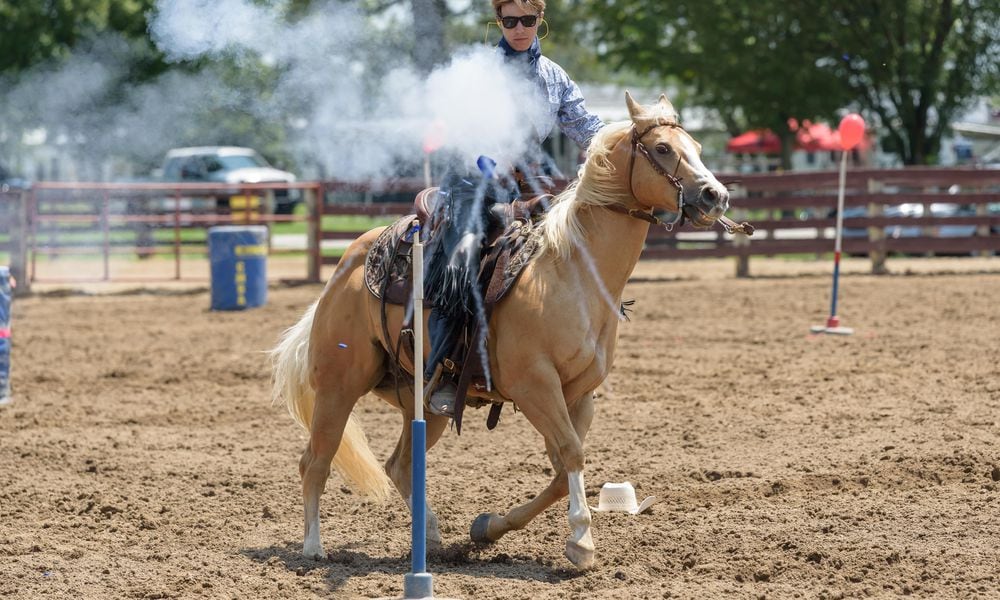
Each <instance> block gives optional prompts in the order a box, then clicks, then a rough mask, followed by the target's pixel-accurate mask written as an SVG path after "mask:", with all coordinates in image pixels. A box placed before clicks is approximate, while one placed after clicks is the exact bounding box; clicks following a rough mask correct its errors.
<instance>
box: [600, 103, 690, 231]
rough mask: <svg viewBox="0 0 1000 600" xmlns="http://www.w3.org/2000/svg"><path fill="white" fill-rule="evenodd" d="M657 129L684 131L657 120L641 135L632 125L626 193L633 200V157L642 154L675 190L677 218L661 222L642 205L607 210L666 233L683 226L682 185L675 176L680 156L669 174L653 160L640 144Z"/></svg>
mask: <svg viewBox="0 0 1000 600" xmlns="http://www.w3.org/2000/svg"><path fill="white" fill-rule="evenodd" d="M657 127H676V128H677V129H680V130H681V131H684V128H683V127H681V126H680V123H677V122H676V121H665V120H657V122H656V123H653V124H652V125H650V126H649V127H647V128H645V129H643V130H642V132H641V133H640V132H639V128H638V127H636V125H635V124H633V125H632V151H631V152H630V153H629V157H628V193H629V196H631V197H632V198H635V191H634V190H633V189H632V178H633V176H634V170H635V155H636V154H642V156H644V157H645V158H646V161H647V162H648V163H649V166H651V167H653V170H654V171H656V173H657V174H659V175H660V176H662V177H663V178H665V179H666V180H667V181H669V182H670V184H671V185H672V186H674V188H675V189H676V190H677V217H676V218H675V219H674V220H673V221H670V222H666V221H663V220H662V219H659V218H657V217H656V216H654V215H653V214H651V212H652V210H653V208H652V207H647V206H643V205H642V204H640V205H639V206H640V208H625V207H624V206H621V205H619V204H613V205H611V206H609V207H608V208H610V209H611V210H614V211H615V212H620V213H623V214H626V215H628V216H630V217H634V218H636V219H639V220H641V221H646V222H647V223H652V224H653V225H659V226H662V227H663V228H664V229H666V230H667V231H673V229H674V226H676V225H683V224H684V185H683V184H682V183H681V181H682V179H681V178H680V177H678V176H677V171H678V170H679V169H680V167H681V158H680V156H678V157H677V166H676V167H674V172H673V173H669V172H667V170H666V169H664V168H663V166H662V165H661V164H660V163H658V162H657V161H656V159H655V158H653V155H652V154H650V153H649V149H648V148H646V146H645V145H644V144H643V143H642V138H644V137H645V136H646V134H648V133H649V132H650V131H652V130H654V129H656V128H657Z"/></svg>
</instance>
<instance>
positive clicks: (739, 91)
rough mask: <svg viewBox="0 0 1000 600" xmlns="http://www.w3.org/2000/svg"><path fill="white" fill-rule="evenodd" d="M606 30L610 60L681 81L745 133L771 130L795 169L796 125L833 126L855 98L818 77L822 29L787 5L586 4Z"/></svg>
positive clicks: (695, 98)
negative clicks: (825, 122)
mask: <svg viewBox="0 0 1000 600" xmlns="http://www.w3.org/2000/svg"><path fill="white" fill-rule="evenodd" d="M581 1H583V2H585V3H586V4H587V6H588V7H589V9H590V11H591V14H593V15H594V16H595V17H596V18H597V20H598V22H599V23H600V24H601V26H600V27H599V28H598V29H597V30H596V35H597V37H598V39H599V40H600V42H601V44H602V47H603V48H604V52H603V53H604V55H605V57H606V58H607V59H608V60H610V61H611V62H612V63H613V64H615V65H618V66H629V67H631V68H633V69H635V70H637V71H639V72H652V73H659V74H661V75H663V76H668V75H673V76H676V77H677V78H678V79H679V80H680V81H681V82H683V83H684V84H687V85H689V86H690V87H691V90H692V98H691V99H690V101H691V102H695V103H697V104H700V105H702V106H705V107H708V108H712V109H715V110H716V111H717V112H718V113H719V115H720V117H721V119H722V120H723V122H724V123H725V125H726V128H727V129H728V130H729V131H730V133H732V134H736V133H738V132H740V131H742V130H744V129H748V128H757V127H761V128H769V129H771V130H772V131H774V132H775V133H777V134H778V136H779V137H781V139H782V146H783V159H784V160H783V163H784V165H785V166H786V167H788V166H789V165H790V162H791V161H790V156H791V154H790V152H791V148H792V142H793V139H794V134H793V132H792V131H791V130H790V128H789V119H791V118H795V119H816V118H822V117H827V118H828V117H829V116H831V115H832V113H833V112H834V111H835V110H836V109H837V108H839V107H841V106H843V105H844V104H845V103H846V101H847V96H846V91H845V90H844V89H843V87H842V86H839V85H838V84H837V82H836V81H834V80H833V79H832V78H831V77H830V76H829V74H827V73H825V72H822V71H820V70H819V69H817V68H816V63H817V61H818V60H820V59H821V58H823V56H822V55H821V54H818V53H817V51H816V50H815V48H814V43H813V41H814V38H815V36H816V35H818V29H819V26H818V24H817V23H815V22H813V20H812V19H803V18H802V17H801V15H799V14H795V13H792V12H790V11H789V10H788V9H787V4H786V2H784V0H759V1H758V2H754V3H743V2H729V1H727V0H676V1H672V2H661V1H659V0H622V1H618V2H613V3H612V2H606V1H605V0H581Z"/></svg>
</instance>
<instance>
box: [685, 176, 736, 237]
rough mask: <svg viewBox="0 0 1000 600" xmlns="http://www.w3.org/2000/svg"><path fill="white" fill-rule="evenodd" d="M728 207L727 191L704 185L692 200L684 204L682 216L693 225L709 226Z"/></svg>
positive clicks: (724, 212)
mask: <svg viewBox="0 0 1000 600" xmlns="http://www.w3.org/2000/svg"><path fill="white" fill-rule="evenodd" d="M728 209H729V192H728V191H727V190H725V189H723V190H722V191H719V190H717V189H715V188H713V187H712V186H705V187H703V188H702V189H701V192H700V193H699V194H698V197H697V198H696V199H695V200H694V201H693V202H689V203H687V204H685V205H684V216H686V217H687V219H688V221H690V222H691V224H692V225H694V226H695V227H711V226H712V225H713V224H714V223H715V221H716V220H718V219H719V217H721V216H722V215H724V214H726V210H728Z"/></svg>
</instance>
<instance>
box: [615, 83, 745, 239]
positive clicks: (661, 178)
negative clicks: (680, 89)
mask: <svg viewBox="0 0 1000 600" xmlns="http://www.w3.org/2000/svg"><path fill="white" fill-rule="evenodd" d="M625 102H626V104H628V111H629V114H630V115H631V118H632V127H631V129H630V131H631V134H630V135H629V137H628V139H627V140H623V142H626V143H628V144H629V145H630V149H629V151H628V152H627V161H628V165H627V167H626V168H627V171H625V173H626V176H627V177H628V189H629V194H630V195H631V196H632V197H633V198H634V199H635V201H636V202H637V203H638V204H639V205H640V206H642V207H643V208H647V209H649V208H652V209H654V210H666V211H669V212H674V213H677V212H680V211H683V213H684V215H685V216H686V217H687V218H688V220H690V221H691V223H693V224H694V225H696V226H698V227H709V226H711V225H712V224H713V223H714V222H715V221H716V219H718V218H719V217H721V216H722V215H723V214H724V213H725V212H726V209H728V208H729V191H728V190H727V189H726V187H725V186H724V185H722V184H721V183H719V180H718V179H716V178H715V175H713V174H712V172H711V171H709V170H708V168H706V167H705V164H704V163H702V162H701V144H699V143H698V142H697V141H695V139H694V138H693V137H691V135H690V134H689V133H688V132H687V131H685V130H684V128H683V127H681V125H680V123H679V122H678V115H677V111H675V110H674V106H673V104H671V103H670V101H669V100H667V97H666V96H663V95H661V96H660V101H659V102H658V103H656V104H654V105H652V106H642V105H640V104H639V103H637V102H636V101H635V100H633V99H632V95H631V94H629V93H628V92H625ZM619 166H622V165H619Z"/></svg>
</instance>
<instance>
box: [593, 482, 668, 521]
mask: <svg viewBox="0 0 1000 600" xmlns="http://www.w3.org/2000/svg"><path fill="white" fill-rule="evenodd" d="M654 502H656V496H648V497H647V498H646V499H645V500H643V501H642V504H638V505H636V502H635V488H634V487H632V484H631V483H629V482H628V481H626V482H624V483H611V482H610V481H609V482H608V483H605V484H604V485H603V486H602V487H601V495H600V498H599V501H598V505H597V508H594V507H593V506H592V507H590V508H591V510H596V511H597V512H627V513H629V514H633V515H637V514H639V513H641V512H643V511H644V510H646V509H647V508H649V507H650V506H652V505H653V503H654Z"/></svg>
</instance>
